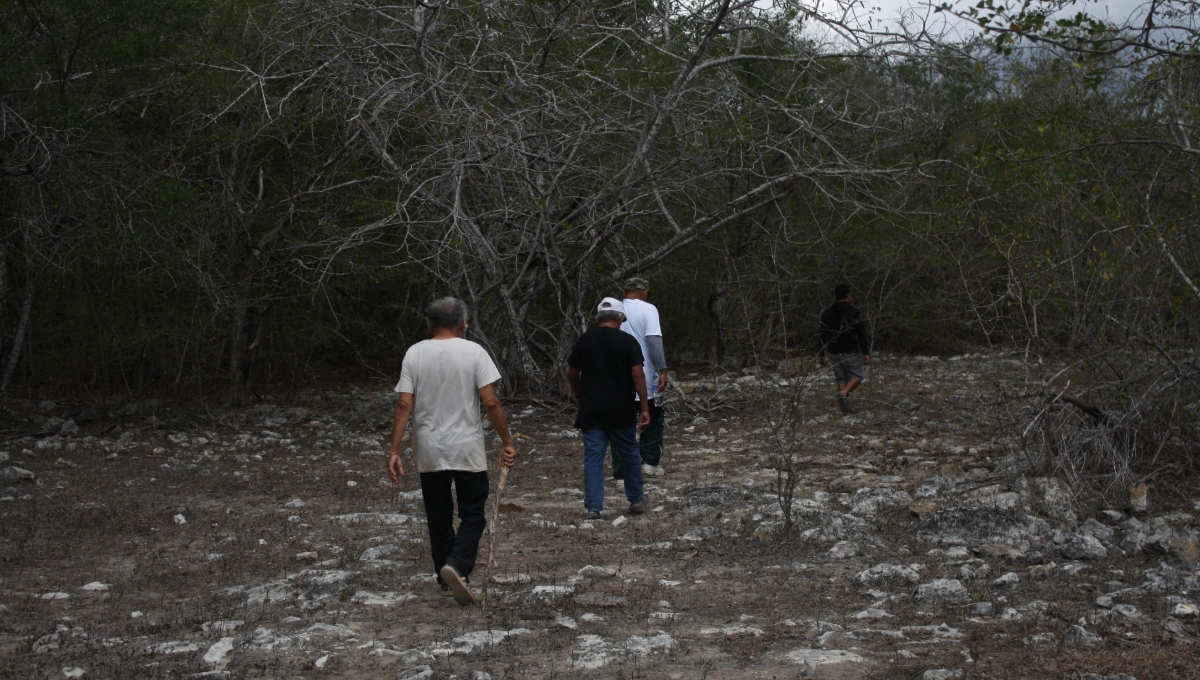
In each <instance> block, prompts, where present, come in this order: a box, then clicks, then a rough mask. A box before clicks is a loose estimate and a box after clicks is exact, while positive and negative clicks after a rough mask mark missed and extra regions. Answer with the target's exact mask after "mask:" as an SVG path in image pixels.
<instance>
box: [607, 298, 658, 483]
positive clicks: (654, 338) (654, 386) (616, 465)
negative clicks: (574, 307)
mask: <svg viewBox="0 0 1200 680" xmlns="http://www.w3.org/2000/svg"><path fill="white" fill-rule="evenodd" d="M649 297H650V284H649V283H647V281H646V279H643V278H637V277H635V278H631V279H629V280H627V281H626V282H625V300H624V302H623V304H624V306H625V323H623V324H621V330H623V331H625V332H626V333H628V334H630V335H632V336H633V339H634V340H637V342H638V345H639V346H641V348H642V359H643V360H644V364H643V366H642V370H643V372H644V374H645V375H646V388H647V392H650V393H651V396H650V425H649V426H647V427H646V429H645V430H642V434H641V438H640V439H639V447H640V449H641V454H642V475H643V476H649V475H661V474H664V472H665V471H664V470H663V466H662V453H663V428H664V426H665V425H666V416H665V415H664V413H663V407H662V406H661V405H659V404H656V403H655V401H661V399H658V400H656V399H655V398H654V396H653V394H654V392H655V391H656V392H657V393H658V394H660V395H661V394H662V391H663V390H664V389H666V387H667V360H666V357H665V356H664V355H663V339H662V324H661V323H659V320H658V308H657V307H655V306H654V305H652V304H650V302H649V301H648V299H649ZM635 399H636V397H635ZM613 478H615V479H621V478H622V470H621V459H620V458H619V457H618V456H617V455H616V451H613Z"/></svg>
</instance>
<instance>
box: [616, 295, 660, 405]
mask: <svg viewBox="0 0 1200 680" xmlns="http://www.w3.org/2000/svg"><path fill="white" fill-rule="evenodd" d="M622 304H623V305H624V306H625V323H623V324H621V330H623V331H625V332H626V333H628V334H629V335H631V336H633V339H634V340H637V344H638V347H640V348H641V350H642V371H643V372H644V374H645V376H646V383H647V384H649V383H650V382H651V381H653V380H656V379H657V375H658V374H657V373H655V372H654V366H653V365H651V363H650V348H649V347H647V346H646V336H648V335H657V336H659V337H662V325H661V324H659V322H658V307H655V306H654V305H652V304H650V303H649V302H646V301H645V300H630V299H626V300H625V301H624V302H623V303H622ZM634 399H635V400H636V399H637V395H634Z"/></svg>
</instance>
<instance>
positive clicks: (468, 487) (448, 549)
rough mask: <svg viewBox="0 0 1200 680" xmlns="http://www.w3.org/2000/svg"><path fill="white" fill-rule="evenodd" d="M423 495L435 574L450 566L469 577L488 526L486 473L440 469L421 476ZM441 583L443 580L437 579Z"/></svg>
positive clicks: (439, 577) (423, 473)
mask: <svg viewBox="0 0 1200 680" xmlns="http://www.w3.org/2000/svg"><path fill="white" fill-rule="evenodd" d="M451 482H453V483H454V491H455V494H456V495H457V496H458V519H459V520H461V521H460V522H459V524H458V532H457V533H455V531H454V497H453V496H452V495H451V493H450V484H451ZM421 496H422V498H424V499H425V519H426V521H428V523H429V552H430V553H431V554H432V555H433V573H435V574H438V573H439V572H441V571H442V567H444V566H446V565H447V564H449V565H450V566H452V567H454V568H455V569H457V570H458V573H460V574H462V575H463V576H467V575H468V574H470V573H471V570H472V569H474V568H475V557H476V555H478V554H479V539H480V537H481V536H483V529H484V527H486V526H487V514H486V512H485V509H484V505H485V504H486V503H487V497H488V475H487V472H464V471H462V470H440V471H438V472H422V473H421ZM437 579H438V582H439V583H440V582H441V581H442V577H441V576H440V575H439V576H438V577H437Z"/></svg>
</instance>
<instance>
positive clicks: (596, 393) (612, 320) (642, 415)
mask: <svg viewBox="0 0 1200 680" xmlns="http://www.w3.org/2000/svg"><path fill="white" fill-rule="evenodd" d="M624 320H625V313H624V307H623V306H622V304H621V301H620V300H615V299H613V298H604V299H603V300H602V301H601V302H600V306H599V307H598V308H597V310H596V323H597V324H598V325H597V326H596V327H595V328H593V329H591V330H589V331H588V332H586V333H584V334H583V335H582V336H581V337H580V338H579V341H578V342H576V343H575V348H574V349H573V350H571V356H570V358H568V359H567V366H568V368H567V380H568V381H570V383H571V391H572V392H574V393H575V396H576V397H577V398H578V399H579V414H578V415H576V416H575V427H578V428H579V429H580V430H581V431H582V432H583V488H584V496H583V504H584V507H585V508H587V512H588V519H600V511H601V510H603V509H604V457H605V456H604V454H605V452H606V451H607V450H608V445H609V442H611V443H612V447H613V451H614V452H616V453H619V454H620V456H621V461H622V463H623V466H622V472H623V477H624V479H625V497H626V498H628V499H629V513H630V514H631V515H640V514H641V513H643V512H645V511H646V495H645V494H644V493H643V492H642V457H641V453H640V450H639V448H638V441H637V431H638V429H639V428H645V427H646V425H648V424H650V408H649V406H648V405H647V404H648V402H647V400H646V377H645V375H644V373H643V372H642V348H641V346H640V345H638V343H637V340H635V339H633V336H631V335H629V334H627V333H625V332H623V331H621V322H623V321H624ZM633 393H637V395H638V397H639V398H640V401H634V400H633V399H632V398H631V397H630V395H631V394H633Z"/></svg>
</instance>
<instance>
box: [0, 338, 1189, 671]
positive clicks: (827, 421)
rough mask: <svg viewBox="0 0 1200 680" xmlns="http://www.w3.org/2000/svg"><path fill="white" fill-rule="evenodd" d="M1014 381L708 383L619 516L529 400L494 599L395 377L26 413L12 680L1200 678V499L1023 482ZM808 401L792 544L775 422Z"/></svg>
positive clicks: (905, 361) (700, 379)
mask: <svg viewBox="0 0 1200 680" xmlns="http://www.w3.org/2000/svg"><path fill="white" fill-rule="evenodd" d="M1017 368H1018V367H1017V365H1016V362H1015V360H1013V359H1005V358H1002V357H990V358H989V357H983V356H969V355H968V356H963V357H948V358H941V359H939V358H936V357H898V356H882V355H881V356H879V357H877V362H876V364H875V366H874V367H872V370H871V374H870V377H869V380H868V382H867V384H866V385H865V386H864V387H863V388H862V389H861V390H860V392H859V393H858V394H857V395H856V400H855V406H856V411H855V413H854V415H852V416H850V417H846V418H843V417H841V416H840V414H838V413H837V412H836V407H835V405H834V403H833V400H832V399H831V398H829V397H828V396H826V395H828V394H830V392H829V389H828V387H827V386H826V385H825V381H827V380H828V378H827V377H826V376H824V375H821V376H817V377H815V378H814V377H810V378H797V377H796V376H795V375H792V374H789V373H788V372H787V371H784V372H783V375H780V374H771V373H769V372H767V371H761V372H758V371H750V372H745V373H733V374H726V373H720V374H718V373H713V372H688V371H681V372H680V373H679V374H678V375H676V376H675V378H676V380H677V384H678V386H679V390H677V391H674V392H672V396H673V399H672V400H671V401H670V402H669V404H668V412H669V421H668V427H667V442H668V443H667V453H666V456H665V458H664V467H665V468H666V475H665V476H661V477H653V478H649V479H648V482H649V483H648V490H649V494H650V498H651V507H652V508H653V509H652V510H651V511H650V512H649V513H647V514H646V515H644V516H639V517H626V516H625V515H624V514H623V511H624V509H625V505H626V504H625V502H624V499H623V495H622V494H621V493H620V489H619V484H618V483H616V482H610V484H609V487H608V499H609V504H608V505H609V508H610V509H609V510H608V511H606V513H605V518H604V519H603V520H601V521H596V522H586V521H583V505H582V493H581V491H580V489H581V486H582V471H581V464H580V460H581V444H580V440H579V438H578V436H577V433H576V432H575V431H573V430H572V429H571V428H570V423H571V417H572V413H571V412H570V410H569V409H568V407H565V406H563V407H558V406H555V405H553V404H544V403H509V404H507V408H508V411H509V415H510V419H511V422H512V425H513V429H514V430H515V431H516V432H517V433H519V437H518V441H519V442H520V447H519V449H520V451H521V454H522V458H521V460H520V462H519V464H518V467H517V468H516V469H515V470H514V472H513V473H512V475H511V476H510V477H509V483H508V488H507V490H506V491H505V494H504V498H503V505H502V506H501V515H500V517H501V522H500V527H499V531H498V532H497V535H496V537H495V542H496V557H497V566H496V568H494V569H493V571H492V573H491V578H490V581H491V588H490V594H489V603H488V607H487V609H486V610H484V611H481V610H480V609H478V608H474V609H461V608H459V607H457V606H456V605H455V604H454V603H453V601H452V600H450V599H448V598H443V597H441V596H440V595H439V594H438V593H437V590H436V586H435V584H434V582H433V576H432V574H431V573H430V571H431V565H430V563H429V557H428V552H427V549H426V536H425V528H424V522H423V511H422V506H421V500H420V492H419V491H418V490H416V489H417V486H416V480H415V479H414V478H411V477H410V478H409V479H406V480H404V481H403V482H402V484H401V485H400V487H399V489H396V488H393V487H392V486H391V485H390V484H389V483H388V482H387V481H386V477H385V474H384V461H385V458H384V444H383V443H384V440H385V437H386V436H387V432H388V428H389V426H390V417H391V409H392V406H391V403H392V402H391V395H390V393H389V391H388V389H387V387H386V386H384V385H383V384H382V383H380V384H370V385H367V384H363V385H338V386H333V387H330V388H326V389H321V390H310V391H300V392H297V393H295V394H291V395H288V396H286V397H279V398H277V399H276V400H268V401H267V402H265V403H263V404H259V405H257V406H254V407H252V408H246V409H241V410H218V409H214V408H212V407H207V408H206V407H185V406H170V405H168V406H164V405H163V404H160V403H158V402H156V401H154V400H144V401H132V402H131V401H126V400H110V401H108V402H106V403H99V404H93V403H52V402H41V403H28V404H24V405H22V404H20V403H16V402H10V404H9V407H10V410H9V412H8V413H7V415H6V416H5V418H6V426H7V427H8V429H9V433H8V434H7V435H6V443H5V444H4V447H5V448H4V452H3V453H0V459H3V460H0V467H3V468H4V469H3V473H2V474H3V479H4V483H5V487H4V489H3V491H2V493H0V560H2V563H0V564H2V566H0V677H6V678H7V677H14V678H15V677H21V678H58V677H66V678H73V677H83V678H131V677H138V678H141V677H181V676H183V677H213V678H225V677H244V678H250V677H271V678H284V677H286V678H322V677H347V678H389V679H390V678H406V679H412V678H434V677H439V678H450V677H458V678H463V679H466V678H485V677H492V678H502V677H505V678H550V677H595V678H610V677H622V678H624V677H629V678H633V677H645V678H714V679H716V678H751V677H753V678H796V677H816V678H925V679H926V680H929V679H936V678H955V677H963V678H1072V679H1074V678H1089V679H1090V678H1109V679H1110V680H1112V679H1114V678H1121V679H1124V678H1128V677H1134V678H1138V679H1139V680H1147V679H1149V678H1200V655H1198V653H1197V646H1196V644H1195V640H1196V638H1197V636H1198V635H1200V628H1198V626H1197V618H1196V615H1197V607H1196V604H1195V603H1196V600H1197V595H1198V593H1197V591H1198V590H1200V571H1197V568H1198V566H1200V565H1198V564H1197V558H1198V556H1200V554H1198V551H1197V543H1196V539H1197V538H1198V537H1200V531H1198V527H1200V522H1197V520H1196V518H1195V515H1196V514H1197V512H1198V511H1200V507H1198V504H1200V489H1197V488H1196V486H1195V483H1194V480H1179V483H1178V484H1177V485H1172V486H1171V487H1170V488H1166V487H1167V485H1166V484H1164V483H1163V482H1162V481H1159V483H1158V485H1159V486H1158V488H1151V489H1140V490H1138V494H1137V495H1136V497H1135V498H1133V499H1132V500H1133V508H1134V509H1135V510H1136V511H1137V512H1130V511H1129V509H1128V508H1127V506H1126V503H1125V501H1124V500H1122V501H1117V500H1115V499H1110V503H1111V505H1109V506H1108V507H1105V504H1103V503H1100V504H1099V505H1097V503H1099V501H1097V500H1096V499H1094V498H1091V497H1086V498H1083V497H1073V496H1072V494H1071V493H1070V492H1069V490H1068V489H1067V488H1066V487H1065V486H1063V485H1062V484H1060V483H1058V482H1056V481H1054V480H1050V479H1044V478H1037V477H1030V476H1020V475H1019V474H1017V472H1016V471H1017V468H1016V467H1015V466H1014V465H1012V462H1013V459H1012V458H1011V456H1012V452H1011V451H1009V449H1008V446H1007V440H1005V439H1004V437H1003V434H1004V433H1002V432H998V431H992V430H989V429H988V427H987V425H986V423H987V422H988V421H987V419H986V418H984V417H983V415H982V412H981V404H982V403H983V402H984V401H986V399H987V398H989V397H990V395H993V394H995V391H994V390H995V384H996V383H997V382H999V383H1000V384H1002V385H1003V384H1005V383H1010V384H1012V383H1016V382H1019V380H1020V376H1021V373H1020V371H1018V370H1017ZM812 380H819V382H817V383H812V382H811V381H812ZM1011 386H1012V387H1016V385H1011ZM806 387H816V390H815V392H814V394H817V395H820V396H819V398H818V397H814V398H811V399H808V400H807V401H805V402H804V405H803V407H802V410H801V423H802V425H803V427H802V428H801V432H800V433H799V434H797V435H796V436H795V437H794V440H793V441H794V446H795V450H796V451H798V452H800V454H801V455H802V456H803V457H802V458H801V459H800V460H801V464H800V466H799V467H798V474H799V475H800V480H799V485H798V488H797V495H796V500H795V501H794V502H793V504H792V508H793V516H794V521H795V527H794V528H793V530H792V532H791V534H790V535H788V536H783V535H782V531H783V521H782V512H781V511H780V505H779V502H778V500H777V498H776V497H775V495H774V494H773V490H774V488H775V483H776V478H777V474H776V471H775V470H774V469H773V468H772V462H771V459H770V457H769V456H768V452H769V451H770V450H773V449H772V447H771V444H770V442H771V441H772V439H771V438H772V437H773V436H774V433H773V431H772V430H770V428H768V427H766V426H765V425H764V423H765V420H764V418H765V416H767V415H769V414H771V413H773V412H775V409H776V408H777V406H778V404H780V403H782V402H783V401H785V400H786V399H787V398H788V396H789V395H790V394H793V393H797V391H800V392H803V390H804V389H805V388H806ZM789 436H790V435H789ZM1143 502H1144V503H1145V506H1144V508H1143V506H1142V505H1141V504H1142V503H1143ZM489 505H490V504H489ZM485 540H486V539H485ZM474 580H475V584H476V586H477V587H479V586H481V585H482V583H483V580H484V576H483V572H482V565H481V567H480V569H479V570H477V572H476V574H475V579H474Z"/></svg>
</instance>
